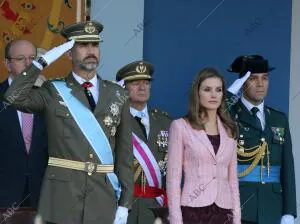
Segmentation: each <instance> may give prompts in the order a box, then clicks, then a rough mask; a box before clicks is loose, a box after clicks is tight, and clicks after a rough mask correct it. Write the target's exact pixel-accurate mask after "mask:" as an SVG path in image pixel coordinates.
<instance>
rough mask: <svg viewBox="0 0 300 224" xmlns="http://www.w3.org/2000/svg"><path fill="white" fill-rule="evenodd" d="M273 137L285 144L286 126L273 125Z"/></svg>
mask: <svg viewBox="0 0 300 224" xmlns="http://www.w3.org/2000/svg"><path fill="white" fill-rule="evenodd" d="M271 130H272V133H273V137H274V139H275V140H277V141H279V142H280V144H283V143H284V142H285V139H284V128H281V127H271Z"/></svg>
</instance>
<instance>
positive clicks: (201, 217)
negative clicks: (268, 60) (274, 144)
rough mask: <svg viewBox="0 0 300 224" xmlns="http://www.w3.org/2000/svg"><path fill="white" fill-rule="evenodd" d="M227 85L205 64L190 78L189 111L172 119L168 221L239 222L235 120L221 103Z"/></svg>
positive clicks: (194, 223) (198, 223) (176, 223)
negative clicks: (194, 76)
mask: <svg viewBox="0 0 300 224" xmlns="http://www.w3.org/2000/svg"><path fill="white" fill-rule="evenodd" d="M225 91H226V89H225V86H224V80H223V77H222V76H221V75H220V74H219V72H218V71H216V70H215V69H213V68H205V69H203V70H202V71H200V72H199V74H198V75H197V77H196V79H195V81H194V82H193V85H192V89H191V92H190V98H189V107H188V114H187V116H186V117H184V118H180V119H178V120H175V121H173V122H172V124H171V127H170V134H169V148H168V173H167V194H168V199H169V214H170V216H169V217H170V222H171V224H231V223H234V224H239V223H241V221H240V216H241V211H240V198H239V186H238V177H237V156H236V141H235V140H234V137H235V135H236V126H235V123H234V122H233V121H232V120H231V119H230V116H229V114H228V113H227V110H226V108H225V105H226V102H225ZM183 176H184V184H183V188H181V180H182V177H183Z"/></svg>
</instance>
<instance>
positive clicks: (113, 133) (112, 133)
mask: <svg viewBox="0 0 300 224" xmlns="http://www.w3.org/2000/svg"><path fill="white" fill-rule="evenodd" d="M116 131H117V128H116V127H115V126H112V128H111V129H110V135H111V136H115V134H116Z"/></svg>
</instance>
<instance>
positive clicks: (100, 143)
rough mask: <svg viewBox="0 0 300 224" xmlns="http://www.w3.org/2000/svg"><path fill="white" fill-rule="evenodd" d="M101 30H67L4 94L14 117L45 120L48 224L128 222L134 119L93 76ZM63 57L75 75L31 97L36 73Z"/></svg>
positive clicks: (42, 207) (81, 26)
mask: <svg viewBox="0 0 300 224" xmlns="http://www.w3.org/2000/svg"><path fill="white" fill-rule="evenodd" d="M102 29H103V26H102V25H101V24H100V23H98V22H95V21H86V22H80V23H76V24H72V25H69V26H66V27H65V28H64V29H63V31H62V35H63V36H64V37H65V38H66V39H67V40H69V41H68V42H67V43H65V44H63V45H61V46H59V47H57V48H54V49H52V50H50V51H49V52H47V53H46V54H45V55H43V56H42V57H41V58H39V59H38V60H36V61H33V62H32V64H31V65H30V66H29V67H27V68H26V69H25V70H24V71H23V72H22V73H21V74H20V75H19V76H18V77H17V78H16V79H15V80H14V82H13V83H12V85H11V87H10V88H9V89H8V91H7V92H6V99H7V101H8V102H9V103H11V104H13V105H14V106H15V107H16V108H17V109H19V110H21V111H24V112H32V113H43V114H44V115H45V119H46V122H47V129H48V139H49V157H50V158H49V161H48V167H47V170H46V173H45V177H44V182H43V189H42V192H41V198H40V202H39V209H38V212H39V214H40V215H41V216H42V218H43V219H44V220H45V221H46V222H50V223H57V224H76V223H78V224H79V223H80V224H82V223H84V224H99V223H103V224H111V223H115V224H125V223H126V221H127V216H128V208H130V205H131V199H132V194H133V170H132V164H133V154H132V141H131V121H130V119H131V118H130V113H129V103H128V101H126V100H125V95H124V94H125V93H124V90H123V89H122V88H120V86H118V85H116V84H114V83H112V82H109V81H105V80H102V79H101V78H100V76H99V75H97V74H96V68H97V66H98V64H99V58H100V51H99V42H100V38H99V33H100V32H101V31H102ZM69 49H71V50H70V51H68V50H69ZM66 51H68V57H69V59H70V60H71V61H72V72H70V74H69V75H68V76H67V77H66V78H65V79H60V80H55V81H48V82H45V84H44V85H43V86H42V87H41V88H37V89H33V88H32V87H33V84H34V82H35V80H36V78H37V77H38V74H39V73H40V70H42V69H43V68H44V67H45V66H47V65H49V64H51V63H52V62H53V61H55V60H56V59H57V58H58V57H59V56H61V55H62V54H63V53H65V52H66Z"/></svg>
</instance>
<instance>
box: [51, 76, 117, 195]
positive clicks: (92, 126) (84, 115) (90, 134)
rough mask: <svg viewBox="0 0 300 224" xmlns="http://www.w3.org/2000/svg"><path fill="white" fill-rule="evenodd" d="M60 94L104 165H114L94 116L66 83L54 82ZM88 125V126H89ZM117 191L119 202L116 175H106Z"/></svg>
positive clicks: (103, 134) (110, 151) (108, 146)
mask: <svg viewBox="0 0 300 224" xmlns="http://www.w3.org/2000/svg"><path fill="white" fill-rule="evenodd" d="M52 84H53V85H54V87H55V88H56V89H57V91H58V92H59V94H60V96H61V97H62V99H63V101H64V102H65V104H66V106H67V107H68V109H69V111H70V113H71V114H72V116H73V118H74V120H75V122H76V123H77V125H78V127H79V128H80V130H81V131H82V133H83V134H84V136H85V137H86V139H87V140H88V142H89V143H90V145H91V146H92V148H93V149H94V151H95V152H96V154H97V156H98V158H99V159H100V161H101V163H102V164H107V165H113V164H114V160H113V155H112V150H111V147H110V144H109V142H108V139H107V137H106V135H105V133H104V132H103V130H102V128H101V126H100V124H99V123H98V121H97V120H96V118H95V116H94V114H93V113H92V112H91V111H90V109H88V108H87V107H86V106H85V105H83V104H82V103H81V102H80V101H79V100H78V99H77V98H76V97H74V96H73V95H72V94H71V89H70V88H68V87H67V86H66V83H65V82H62V81H52ZM87 124H88V125H87ZM106 175H107V176H108V178H109V180H110V182H111V184H112V186H113V188H114V190H115V195H116V198H117V200H119V198H120V194H121V187H120V184H119V181H118V177H117V176H116V174H115V173H107V174H106Z"/></svg>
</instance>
